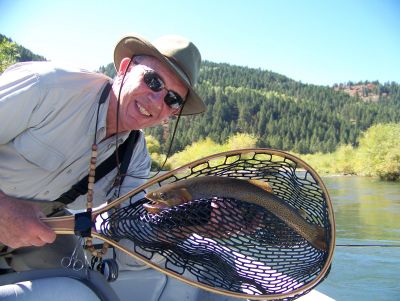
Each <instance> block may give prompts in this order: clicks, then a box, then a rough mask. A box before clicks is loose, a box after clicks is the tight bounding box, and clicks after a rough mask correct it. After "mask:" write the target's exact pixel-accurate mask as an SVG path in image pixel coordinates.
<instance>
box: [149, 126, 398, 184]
mask: <svg viewBox="0 0 400 301" xmlns="http://www.w3.org/2000/svg"><path fill="white" fill-rule="evenodd" d="M399 137H400V124H378V125H374V126H372V127H371V128H369V129H368V130H367V131H365V132H364V133H363V134H362V135H361V136H360V137H359V144H358V146H357V147H353V146H351V145H342V146H340V147H338V148H337V149H336V151H335V152H333V153H326V154H324V153H316V154H295V153H294V155H296V156H297V157H299V158H301V159H303V160H304V161H305V162H307V163H308V164H309V165H310V166H312V167H313V168H314V169H315V170H316V171H317V172H318V173H319V174H320V175H360V176H371V177H379V178H381V179H382V180H388V181H400V145H399V142H398V140H399ZM257 140H258V139H257V137H256V136H253V135H250V134H237V135H235V136H232V137H230V138H229V139H228V140H227V141H226V143H224V144H218V143H215V142H214V141H212V140H211V139H209V138H207V139H205V140H201V141H197V142H194V143H193V144H192V145H190V146H188V147H186V148H185V149H184V150H183V151H181V152H178V153H176V154H174V155H173V156H172V157H171V158H170V159H169V160H168V163H167V165H166V166H165V168H167V169H173V168H176V167H179V166H182V165H184V164H186V163H188V162H191V161H194V160H197V159H200V158H203V157H205V156H208V155H212V154H215V153H219V152H223V151H228V150H233V149H241V148H255V147H257ZM147 141H148V145H149V149H150V153H151V156H152V159H153V168H155V169H156V168H158V166H159V165H160V164H161V163H162V162H163V160H164V159H165V156H164V155H160V154H158V152H157V150H158V149H159V145H158V144H157V143H158V142H157V141H155V139H154V138H152V137H147Z"/></svg>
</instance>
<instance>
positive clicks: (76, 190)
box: [55, 130, 140, 205]
mask: <svg viewBox="0 0 400 301" xmlns="http://www.w3.org/2000/svg"><path fill="white" fill-rule="evenodd" d="M139 136H140V131H137V130H135V131H132V132H131V133H130V134H129V137H128V138H127V139H126V140H125V141H124V143H122V144H121V145H120V146H119V147H118V149H117V150H116V151H115V152H114V153H113V154H112V155H111V156H110V157H108V158H107V159H106V160H105V161H104V162H102V163H101V164H100V165H99V166H97V167H96V175H95V182H97V181H98V180H100V179H101V178H102V177H104V176H105V175H106V174H108V173H109V172H110V171H112V170H113V169H114V168H116V167H117V159H116V152H118V157H119V158H122V161H121V166H120V174H121V177H120V179H119V180H120V183H122V181H123V178H124V176H125V174H126V172H127V170H128V166H129V163H130V160H131V157H132V153H133V150H134V148H135V145H136V143H137V141H138V138H139ZM88 177H89V175H87V176H86V177H84V178H83V179H81V180H80V181H79V182H78V183H76V184H75V185H73V186H72V187H71V189H70V190H68V191H67V192H65V193H63V194H62V195H61V196H60V197H59V198H58V199H56V200H55V201H57V202H60V203H63V204H65V205H68V204H70V203H72V202H74V201H75V199H76V198H77V197H79V196H80V195H83V194H86V193H87V190H88V189H87V188H88V187H87V183H88Z"/></svg>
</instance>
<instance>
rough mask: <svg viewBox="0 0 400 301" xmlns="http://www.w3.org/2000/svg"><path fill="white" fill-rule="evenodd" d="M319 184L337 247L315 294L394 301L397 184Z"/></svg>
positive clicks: (399, 222) (399, 296)
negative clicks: (330, 214)
mask: <svg viewBox="0 0 400 301" xmlns="http://www.w3.org/2000/svg"><path fill="white" fill-rule="evenodd" d="M323 181H324V183H325V185H326V186H327V188H328V191H329V194H330V196H331V199H332V202H333V207H334V211H335V218H336V229H337V232H336V239H337V240H336V244H337V247H336V249H335V254H334V258H333V263H332V270H331V272H330V274H329V276H328V278H327V279H326V280H325V281H324V282H323V283H321V284H320V285H319V286H318V287H317V291H320V292H322V293H324V294H325V295H328V296H329V297H331V298H333V299H335V300H363V301H364V300H371V301H386V300H388V301H389V300H390V301H393V300H400V184H399V183H398V182H397V183H391V182H383V181H379V180H377V179H371V178H362V177H329V178H324V179H323ZM348 245H352V246H348ZM354 245H358V246H354ZM364 245H368V246H364ZM381 245H382V246H381Z"/></svg>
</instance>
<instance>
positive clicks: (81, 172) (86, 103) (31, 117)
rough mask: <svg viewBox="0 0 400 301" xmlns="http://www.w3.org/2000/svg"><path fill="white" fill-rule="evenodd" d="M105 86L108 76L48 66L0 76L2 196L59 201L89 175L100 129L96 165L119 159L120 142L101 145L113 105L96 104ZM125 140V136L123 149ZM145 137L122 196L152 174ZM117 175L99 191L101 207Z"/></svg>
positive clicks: (19, 69)
mask: <svg viewBox="0 0 400 301" xmlns="http://www.w3.org/2000/svg"><path fill="white" fill-rule="evenodd" d="M108 81H110V79H109V78H108V77H106V76H105V75H102V74H99V73H94V72H89V71H86V70H81V69H74V68H64V67H58V66H56V65H55V64H53V63H51V62H29V63H19V64H16V65H14V66H12V67H10V68H9V69H7V70H6V71H5V72H4V73H3V74H2V75H1V76H0V124H1V126H0V189H1V190H2V191H3V192H4V193H6V194H7V195H10V196H15V197H20V198H27V199H34V200H46V201H51V200H54V199H57V198H58V197H59V196H60V195H61V194H62V193H64V192H65V191H67V190H69V189H70V187H71V186H72V185H73V184H75V183H76V182H78V181H79V179H81V178H83V177H84V176H86V175H87V174H88V167H89V160H90V155H91V145H92V144H93V141H94V135H95V131H96V127H97V137H96V139H97V144H98V164H100V162H102V161H104V160H105V159H107V158H108V157H109V156H110V155H111V154H112V153H113V152H114V151H115V142H116V138H115V136H113V137H110V138H108V139H105V140H104V141H102V140H103V139H104V138H105V134H106V116H107V108H108V101H109V100H107V101H106V102H105V103H104V104H102V105H100V107H99V104H98V101H99V98H100V95H101V92H102V90H103V88H104V87H105V85H106V83H107V82H108ZM98 107H99V118H98V122H97V126H96V115H97V109H98ZM127 136H128V133H123V134H120V135H119V137H118V139H119V141H118V143H122V142H123V141H124V140H125V139H126V138H127ZM143 136H144V135H143V134H142V135H141V137H140V139H139V141H138V143H137V146H136V148H135V150H134V153H133V155H132V159H131V162H130V165H129V167H128V174H129V175H130V176H127V177H126V178H125V180H124V182H123V185H122V187H121V193H122V194H123V193H126V192H128V191H129V190H131V189H132V188H134V187H136V186H138V185H140V184H141V183H143V182H144V180H143V179H138V178H135V177H147V176H148V174H149V171H150V158H149V154H148V152H147V148H146V144H145V140H144V137H143ZM115 175H116V169H115V170H114V171H112V172H110V173H109V174H108V175H107V176H105V177H104V178H103V179H102V180H100V181H99V182H98V183H96V185H95V188H94V191H95V203H96V204H97V205H99V204H100V203H102V202H104V201H106V198H107V196H106V193H107V191H109V188H110V187H111V185H112V183H113V180H114V177H115ZM111 193H112V192H111ZM84 199H85V198H84V197H80V201H78V202H77V204H75V206H73V207H74V208H78V207H79V208H83V207H84ZM82 206H83V207H82Z"/></svg>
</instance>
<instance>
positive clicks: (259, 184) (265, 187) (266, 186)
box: [247, 180, 272, 192]
mask: <svg viewBox="0 0 400 301" xmlns="http://www.w3.org/2000/svg"><path fill="white" fill-rule="evenodd" d="M247 181H248V182H249V183H251V184H253V185H255V186H257V187H259V188H261V189H263V190H265V191H267V192H272V187H271V186H270V185H269V184H268V183H267V182H264V181H261V180H247Z"/></svg>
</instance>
